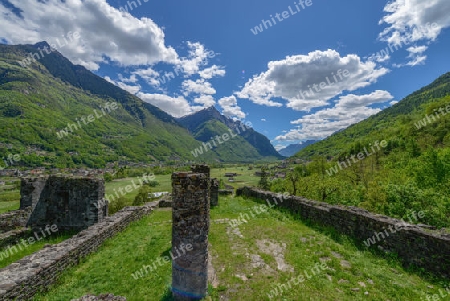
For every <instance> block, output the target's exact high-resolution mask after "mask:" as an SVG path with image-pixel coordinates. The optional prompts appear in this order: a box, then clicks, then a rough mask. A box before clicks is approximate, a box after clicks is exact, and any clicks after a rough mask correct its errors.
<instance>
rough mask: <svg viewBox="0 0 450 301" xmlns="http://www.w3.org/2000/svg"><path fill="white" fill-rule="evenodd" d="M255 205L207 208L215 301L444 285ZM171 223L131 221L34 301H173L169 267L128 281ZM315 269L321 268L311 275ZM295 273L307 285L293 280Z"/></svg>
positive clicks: (409, 292) (167, 217) (161, 216)
mask: <svg viewBox="0 0 450 301" xmlns="http://www.w3.org/2000/svg"><path fill="white" fill-rule="evenodd" d="M255 205H257V204H256V203H254V202H253V201H251V200H245V199H242V198H231V197H229V198H221V199H220V206H219V207H217V208H214V209H212V210H211V220H212V222H211V229H210V236H209V241H210V244H211V248H210V253H211V254H212V258H213V259H212V264H213V266H214V268H215V270H216V273H217V278H218V281H219V283H218V284H217V285H216V288H211V290H210V295H211V298H212V300H421V297H424V296H425V293H427V294H433V293H434V294H436V293H437V292H438V290H439V289H441V290H443V289H444V286H445V283H444V282H440V281H439V280H436V279H433V278H432V277H427V276H424V275H421V276H420V275H419V274H417V273H415V272H414V271H408V270H405V269H403V268H402V267H401V265H400V264H399V263H398V262H397V261H396V260H395V259H392V258H381V257H380V256H377V255H375V254H372V253H371V252H368V251H365V250H361V249H358V248H357V247H356V246H355V245H354V243H353V242H352V241H351V240H349V239H348V238H346V237H345V236H340V235H337V234H335V233H334V232H333V231H330V230H327V229H320V228H312V227H308V226H307V225H305V224H304V223H303V222H301V221H299V220H296V219H295V218H294V217H292V216H291V215H289V214H285V213H282V212H280V211H277V210H274V209H269V210H268V211H267V212H265V213H257V211H255V209H254V206H255ZM258 212H260V211H258ZM241 213H242V214H244V213H247V214H248V215H249V217H248V218H246V222H244V223H243V224H241V225H240V226H239V227H231V226H230V225H229V223H228V222H229V219H236V218H238V217H240V214H241ZM251 213H253V216H252V214H251ZM170 221H171V211H169V210H163V211H155V212H154V213H153V214H152V215H150V216H148V217H145V218H144V219H142V220H140V221H138V222H135V223H133V224H132V225H131V226H130V227H128V228H127V229H126V230H125V231H124V232H122V233H120V234H119V235H118V236H116V237H115V238H113V239H110V240H108V241H107V242H106V243H105V244H104V246H103V247H101V249H100V250H99V251H98V252H96V253H95V254H92V255H90V256H89V257H87V258H86V259H85V260H83V261H82V263H81V264H80V265H79V266H76V267H73V268H71V269H69V270H68V271H66V272H65V273H64V275H63V277H62V278H61V279H60V281H59V283H58V284H57V285H56V286H54V287H53V288H52V289H51V290H50V292H48V293H47V294H46V295H44V296H38V297H36V298H35V299H34V300H35V301H44V300H45V301H50V300H55V301H56V300H58V301H59V300H70V299H71V298H79V297H81V296H82V295H84V294H87V293H92V294H96V295H98V294H101V293H107V292H111V293H114V294H115V295H121V296H125V297H127V299H128V300H130V301H133V300H136V301H141V300H149V301H153V300H170V297H168V295H169V293H168V289H169V287H170V282H171V265H170V263H168V264H165V265H163V266H160V267H158V268H157V270H156V271H154V272H152V273H149V274H147V275H145V276H144V277H143V278H139V279H137V280H136V279H134V277H133V276H132V273H135V272H136V271H138V270H139V269H141V268H142V266H143V265H148V264H152V263H153V262H155V261H156V260H157V259H158V257H160V256H164V255H167V254H168V252H169V251H170V241H171V223H170ZM317 264H322V267H323V268H324V269H322V268H321V269H320V270H318V272H317V273H313V271H312V269H313V268H314V266H317ZM315 271H316V270H315ZM313 274H315V275H314V276H312V275H313ZM299 276H304V281H302V282H299V281H296V282H297V283H295V282H294V281H292V280H291V279H293V278H294V277H295V278H296V279H299V278H298V277H299ZM308 276H309V277H311V276H312V277H311V279H308V278H309V277H308ZM447 284H448V283H447ZM289 286H290V287H289ZM275 289H277V295H276V296H274V295H275ZM268 294H272V295H273V298H272V299H271V298H269V296H268Z"/></svg>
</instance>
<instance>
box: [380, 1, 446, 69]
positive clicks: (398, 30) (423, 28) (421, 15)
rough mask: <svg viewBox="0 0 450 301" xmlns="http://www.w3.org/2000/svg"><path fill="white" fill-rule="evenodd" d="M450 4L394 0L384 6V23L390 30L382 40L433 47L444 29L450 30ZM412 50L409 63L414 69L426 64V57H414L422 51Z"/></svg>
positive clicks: (384, 34)
mask: <svg viewBox="0 0 450 301" xmlns="http://www.w3.org/2000/svg"><path fill="white" fill-rule="evenodd" d="M449 11H450V1H448V0H426V1H424V0H393V1H391V2H389V3H388V4H387V5H386V6H385V7H384V12H385V13H386V15H385V16H384V17H383V18H382V19H381V20H380V24H386V25H387V27H386V28H385V29H384V31H383V32H381V33H380V39H381V40H382V41H385V42H387V43H389V44H392V45H402V44H406V45H409V44H411V43H417V44H419V43H421V44H424V43H425V44H429V43H430V42H433V41H435V40H436V39H437V37H438V36H439V34H440V33H441V32H442V30H443V29H444V28H447V27H450V14H449ZM420 47H423V45H422V46H420V45H419V46H418V45H415V46H413V47H410V48H409V49H408V50H413V51H410V56H411V57H412V60H411V61H410V62H409V63H408V64H407V65H410V66H414V65H417V64H420V63H423V62H424V60H425V59H426V56H420V55H414V54H417V53H423V51H425V50H426V49H425V50H423V51H420V52H414V50H417V49H421V48H420Z"/></svg>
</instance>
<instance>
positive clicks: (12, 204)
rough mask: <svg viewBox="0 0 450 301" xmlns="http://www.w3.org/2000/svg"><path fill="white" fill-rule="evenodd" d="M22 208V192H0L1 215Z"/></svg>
mask: <svg viewBox="0 0 450 301" xmlns="http://www.w3.org/2000/svg"><path fill="white" fill-rule="evenodd" d="M19 207H20V191H19V190H7V191H3V190H1V191H0V214H1V213H5V212H8V211H11V210H17V209H19Z"/></svg>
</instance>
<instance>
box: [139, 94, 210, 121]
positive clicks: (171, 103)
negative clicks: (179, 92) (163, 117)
mask: <svg viewBox="0 0 450 301" xmlns="http://www.w3.org/2000/svg"><path fill="white" fill-rule="evenodd" d="M136 96H138V97H139V98H141V99H142V100H143V101H145V102H148V103H151V104H152V105H154V106H157V107H158V108H160V109H161V110H163V111H165V112H167V113H169V114H170V115H172V116H174V117H182V116H185V115H188V114H192V113H194V112H196V111H199V110H201V109H203V107H200V106H195V107H193V106H191V105H190V104H189V102H188V101H187V100H186V99H185V98H183V97H182V96H179V97H170V96H167V95H164V94H146V93H142V92H140V93H138V94H137V95H136Z"/></svg>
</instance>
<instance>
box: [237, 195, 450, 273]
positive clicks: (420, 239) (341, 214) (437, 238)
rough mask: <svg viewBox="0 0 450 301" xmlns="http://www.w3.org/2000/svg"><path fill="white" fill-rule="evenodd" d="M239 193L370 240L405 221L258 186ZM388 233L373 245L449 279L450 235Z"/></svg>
mask: <svg viewBox="0 0 450 301" xmlns="http://www.w3.org/2000/svg"><path fill="white" fill-rule="evenodd" d="M236 194H237V195H239V196H246V197H252V198H256V199H258V200H260V201H261V202H265V201H266V200H269V201H270V202H271V204H274V201H273V200H278V206H279V207H282V208H286V209H288V210H289V211H291V212H292V213H295V214H299V215H300V216H301V218H302V219H303V220H309V221H311V222H314V223H316V224H319V225H322V226H330V227H333V228H334V229H336V230H337V231H338V232H340V233H343V234H346V235H349V236H351V237H353V238H355V239H356V240H357V241H359V242H362V241H367V239H368V238H372V237H373V236H374V235H375V233H385V232H384V231H385V230H388V229H389V227H395V226H396V225H399V224H403V223H402V221H400V220H398V219H394V218H390V217H386V216H383V215H377V214H372V213H370V212H368V211H366V210H364V209H360V208H356V207H344V206H333V205H330V204H327V203H322V202H317V201H311V200H308V199H305V198H302V197H296V196H289V197H285V198H282V199H283V201H282V202H280V201H279V200H280V195H279V194H275V193H272V192H268V191H263V190H260V189H256V188H250V187H243V188H240V189H238V190H237V192H236ZM387 232H388V234H389V236H386V237H385V238H384V239H380V240H379V241H378V240H377V243H376V244H375V245H373V246H371V247H379V248H382V249H383V250H384V251H388V252H394V253H396V254H398V256H399V258H400V260H401V261H402V262H403V263H404V264H405V266H411V265H415V266H417V267H420V268H424V269H425V270H428V271H430V272H432V273H435V274H437V275H441V276H443V277H446V278H450V235H449V234H443V233H440V232H439V231H430V230H424V229H423V228H421V227H419V226H414V225H406V226H404V225H402V226H401V228H400V229H399V230H398V231H397V232H395V233H391V231H389V230H388V231H387ZM380 237H381V235H380Z"/></svg>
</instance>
